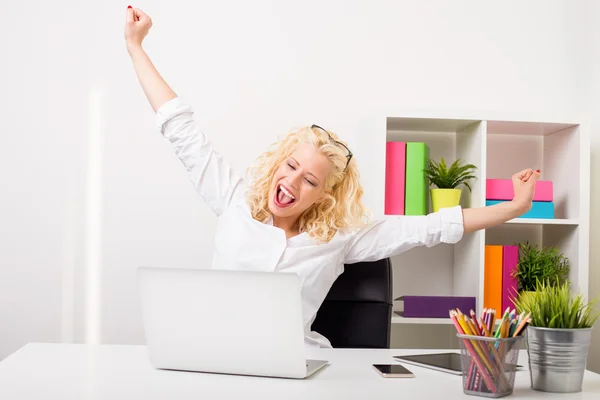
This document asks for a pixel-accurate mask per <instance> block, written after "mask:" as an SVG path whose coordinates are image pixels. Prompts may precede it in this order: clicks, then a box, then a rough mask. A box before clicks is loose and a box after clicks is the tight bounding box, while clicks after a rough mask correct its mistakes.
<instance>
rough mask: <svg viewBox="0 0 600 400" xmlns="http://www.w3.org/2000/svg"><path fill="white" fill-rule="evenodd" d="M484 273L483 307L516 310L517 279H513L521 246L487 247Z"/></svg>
mask: <svg viewBox="0 0 600 400" xmlns="http://www.w3.org/2000/svg"><path fill="white" fill-rule="evenodd" d="M484 263H485V265H484V272H483V305H484V307H486V308H492V309H495V310H505V309H507V308H511V309H512V308H514V307H515V305H514V304H513V301H512V299H513V298H515V297H517V293H518V286H517V278H515V277H513V276H512V275H513V273H514V271H516V269H517V264H518V263H519V246H502V245H486V246H485V261H484Z"/></svg>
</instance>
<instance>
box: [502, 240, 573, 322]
mask: <svg viewBox="0 0 600 400" xmlns="http://www.w3.org/2000/svg"><path fill="white" fill-rule="evenodd" d="M518 246H519V261H518V262H517V266H516V268H515V270H514V271H513V273H512V276H513V277H514V278H516V279H517V296H518V297H528V296H535V291H536V287H537V284H538V281H539V282H543V283H548V284H550V285H554V284H557V285H560V284H563V283H564V282H565V281H566V280H567V278H568V276H569V270H570V268H571V264H570V261H569V259H568V258H567V257H565V256H564V255H563V254H561V253H560V251H559V250H558V248H556V247H545V248H544V247H542V248H541V249H539V248H538V247H537V246H535V245H532V244H530V243H529V242H524V243H519V244H518ZM513 301H514V300H513ZM519 311H520V310H519Z"/></svg>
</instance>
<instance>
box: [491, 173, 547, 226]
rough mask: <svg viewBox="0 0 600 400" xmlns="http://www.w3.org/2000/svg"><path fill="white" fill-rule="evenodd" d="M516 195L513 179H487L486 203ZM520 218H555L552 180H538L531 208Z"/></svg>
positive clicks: (508, 198)
mask: <svg viewBox="0 0 600 400" xmlns="http://www.w3.org/2000/svg"><path fill="white" fill-rule="evenodd" d="M513 197H514V189H513V183H512V180H511V179H487V180H486V184H485V204H486V206H491V205H494V204H498V203H502V202H505V201H510V200H512V199H513ZM519 218H550V219H551V218H554V193H553V186H552V181H537V182H536V183H535V194H534V196H533V205H532V207H531V210H529V211H527V212H526V213H525V214H523V215H521V216H520V217H519Z"/></svg>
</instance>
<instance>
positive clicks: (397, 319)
mask: <svg viewBox="0 0 600 400" xmlns="http://www.w3.org/2000/svg"><path fill="white" fill-rule="evenodd" d="M500 321H501V320H500V319H496V323H495V325H498V324H499V323H500ZM392 324H409V325H410V324H415V325H416V324H419V325H450V324H452V321H450V318H404V317H401V316H399V315H396V314H394V315H392Z"/></svg>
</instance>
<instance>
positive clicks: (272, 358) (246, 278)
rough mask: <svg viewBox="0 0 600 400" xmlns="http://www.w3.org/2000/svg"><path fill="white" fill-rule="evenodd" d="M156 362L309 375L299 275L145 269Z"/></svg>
mask: <svg viewBox="0 0 600 400" xmlns="http://www.w3.org/2000/svg"><path fill="white" fill-rule="evenodd" d="M137 279H138V288H139V292H140V296H141V305H142V317H143V323H144V330H145V333H146V344H147V348H148V354H149V358H150V363H151V364H152V365H153V366H154V367H155V368H158V369H172V370H184V371H197V372H212V373H225V374H238V375H255V376H269V377H281V378H300V379H301V378H306V377H308V376H310V375H312V374H314V373H315V372H316V371H317V370H319V369H320V368H322V367H323V366H324V365H326V364H328V362H327V361H324V360H306V359H305V345H304V329H303V324H302V304H301V298H300V281H299V279H298V277H297V276H296V275H295V274H292V273H281V272H250V271H229V270H214V269H208V270H203V269H175V268H154V267H140V268H138V271H137Z"/></svg>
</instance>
